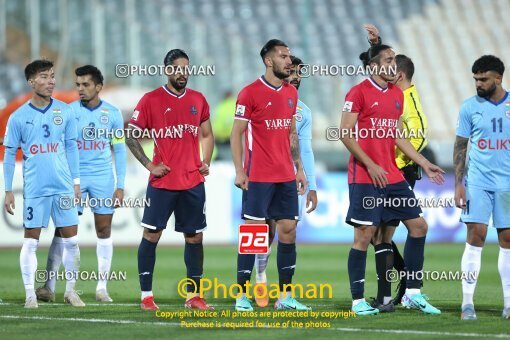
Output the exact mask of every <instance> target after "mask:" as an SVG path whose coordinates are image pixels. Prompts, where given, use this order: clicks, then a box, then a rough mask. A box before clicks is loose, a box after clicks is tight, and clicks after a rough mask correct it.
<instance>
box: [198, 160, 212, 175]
mask: <svg viewBox="0 0 510 340" xmlns="http://www.w3.org/2000/svg"><path fill="white" fill-rule="evenodd" d="M198 171H199V172H200V174H202V176H207V175H209V165H207V163H204V162H202V165H200V168H198Z"/></svg>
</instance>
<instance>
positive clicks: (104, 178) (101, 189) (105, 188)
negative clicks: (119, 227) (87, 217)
mask: <svg viewBox="0 0 510 340" xmlns="http://www.w3.org/2000/svg"><path fill="white" fill-rule="evenodd" d="M114 187H115V179H114V177H113V172H111V171H110V172H109V173H106V174H101V175H94V176H87V175H81V178H80V190H81V202H86V201H87V196H88V206H90V210H92V212H93V213H94V214H99V215H112V214H113V212H114V211H115V209H114V201H113V200H112V198H113V193H114V191H115V188H114ZM83 208H84V207H83V205H78V214H79V215H82V214H83Z"/></svg>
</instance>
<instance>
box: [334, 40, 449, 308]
mask: <svg viewBox="0 0 510 340" xmlns="http://www.w3.org/2000/svg"><path fill="white" fill-rule="evenodd" d="M360 59H361V60H362V61H363V65H364V66H365V67H370V69H372V70H375V72H374V73H373V74H372V76H371V77H370V78H368V79H366V80H364V81H362V82H361V83H360V84H358V85H356V86H354V87H353V88H351V90H350V91H349V92H348V93H347V95H346V98H345V104H344V107H343V112H342V119H341V123H340V129H341V130H342V131H347V132H349V133H345V134H344V133H343V132H342V133H341V135H342V137H341V140H342V142H343V143H344V145H345V146H346V147H347V149H348V150H349V151H350V152H351V158H350V160H349V171H348V180H349V201H350V204H349V210H348V212H347V216H346V223H348V224H350V225H352V226H353V227H354V244H353V246H352V248H351V250H350V252H349V258H348V264H347V265H348V272H349V281H350V286H351V294H352V300H353V301H352V311H353V312H354V313H356V314H357V315H373V314H377V313H379V310H378V309H377V308H373V307H372V306H370V305H369V304H368V303H367V302H366V301H365V298H364V282H365V267H366V257H367V248H368V245H369V244H370V241H371V240H372V238H373V236H374V233H375V230H376V228H383V230H382V234H383V235H385V234H386V233H387V232H388V231H386V230H384V229H387V228H385V226H386V225H393V221H395V220H398V221H403V222H404V224H405V226H406V227H407V229H408V232H409V233H408V237H407V241H406V244H405V249H404V260H405V263H406V265H407V274H408V278H407V288H406V294H405V295H404V297H403V300H402V304H403V305H404V306H405V307H407V308H416V309H420V310H421V311H423V312H424V313H429V314H440V313H441V312H440V311H439V310H438V309H437V308H435V307H433V306H432V305H431V304H429V303H428V302H427V297H426V296H425V295H423V294H422V293H421V291H420V280H418V274H419V272H421V271H422V270H423V260H424V248H425V237H426V234H427V223H426V222H425V220H424V219H423V217H422V211H421V208H420V207H418V206H413V205H411V204H410V202H412V201H413V199H414V198H415V196H414V192H413V190H412V189H411V187H410V186H409V184H408V183H407V182H406V181H405V179H404V177H403V175H402V173H401V172H400V170H399V169H398V168H397V166H396V164H395V146H397V147H398V148H399V149H400V150H401V151H402V152H403V153H404V154H406V155H407V156H408V157H409V158H410V159H412V160H413V161H414V162H416V163H417V164H418V165H420V166H421V167H422V168H423V169H424V171H425V172H426V173H427V175H428V176H429V178H430V180H431V181H433V182H435V183H438V184H442V183H443V182H444V177H443V175H442V174H443V173H444V172H443V170H441V169H440V168H439V167H438V166H436V165H434V164H432V163H430V162H429V161H428V160H427V159H425V158H424V157H423V156H421V155H420V154H419V153H418V152H416V150H415V149H414V147H413V146H412V145H411V143H410V142H409V141H408V140H407V139H406V138H404V136H403V134H400V133H397V131H401V130H402V117H401V116H402V110H403V103H404V96H403V94H402V91H401V90H400V89H399V88H398V87H396V86H395V85H393V84H392V83H391V82H392V81H393V80H394V79H395V73H394V72H392V70H394V68H395V52H394V51H393V49H392V48H391V47H390V46H387V45H377V46H372V47H371V48H370V49H369V50H368V51H367V52H364V53H362V54H361V55H360ZM361 130H365V132H366V133H363V136H364V137H366V138H361V137H360V138H359V139H358V138H357V135H356V134H358V135H360V136H361ZM374 132H377V133H374ZM401 137H402V138H401ZM380 199H383V203H384V202H387V201H390V202H392V201H395V200H399V202H400V203H401V204H398V206H384V204H379V201H380Z"/></svg>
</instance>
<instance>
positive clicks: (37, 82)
mask: <svg viewBox="0 0 510 340" xmlns="http://www.w3.org/2000/svg"><path fill="white" fill-rule="evenodd" d="M25 77H26V79H27V81H28V84H29V86H30V87H31V88H32V92H33V94H32V98H31V99H30V100H29V101H27V102H26V103H25V104H23V105H22V106H21V107H20V108H19V109H17V110H16V111H14V112H13V113H12V115H11V116H10V117H9V121H8V122H7V129H6V134H5V139H4V145H5V156H4V182H5V209H6V211H7V212H8V213H9V214H11V215H13V214H14V212H13V209H14V208H15V204H14V194H13V192H12V181H13V177H14V167H15V158H16V150H17V149H18V147H19V146H21V150H22V152H23V227H24V232H25V236H24V239H23V247H22V248H21V254H20V266H21V275H22V277H23V284H24V285H25V292H26V300H25V308H37V307H38V304H37V298H36V294H35V289H34V281H35V272H36V270H37V256H36V252H37V246H38V243H39V236H40V234H41V229H42V228H46V227H47V226H48V223H49V219H50V216H51V219H52V220H53V224H54V225H55V227H56V228H57V229H58V230H59V231H60V234H61V235H62V248H63V256H62V261H63V263H64V267H65V270H66V272H68V273H76V272H77V271H78V269H79V263H80V250H79V248H78V236H77V232H78V212H77V210H76V207H74V206H73V204H72V201H73V197H79V196H80V172H79V156H78V148H77V143H76V137H77V130H76V118H75V115H74V112H73V110H72V109H71V108H70V107H69V105H67V104H65V103H63V102H61V101H58V100H56V99H53V98H52V97H51V95H52V93H53V90H54V88H55V73H54V72H53V63H52V62H51V61H48V60H35V61H33V62H32V63H30V64H28V65H27V66H26V68H25ZM73 185H74V187H73ZM66 279H68V281H67V283H66V292H65V294H64V301H65V302H66V303H70V304H71V305H73V306H76V307H83V306H85V304H84V303H83V302H82V301H81V299H80V297H79V296H78V294H77V293H76V292H75V290H74V286H75V283H76V275H66Z"/></svg>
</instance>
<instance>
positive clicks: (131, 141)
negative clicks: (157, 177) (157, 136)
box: [126, 137, 150, 167]
mask: <svg viewBox="0 0 510 340" xmlns="http://www.w3.org/2000/svg"><path fill="white" fill-rule="evenodd" d="M126 145H127V146H128V148H129V150H131V153H133V155H134V156H135V158H136V159H138V161H139V162H140V163H142V165H143V166H144V167H147V163H149V162H150V159H149V158H148V157H147V156H146V155H145V152H144V151H143V148H142V146H141V145H140V142H139V141H138V140H137V139H136V138H132V137H127V138H126Z"/></svg>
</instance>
